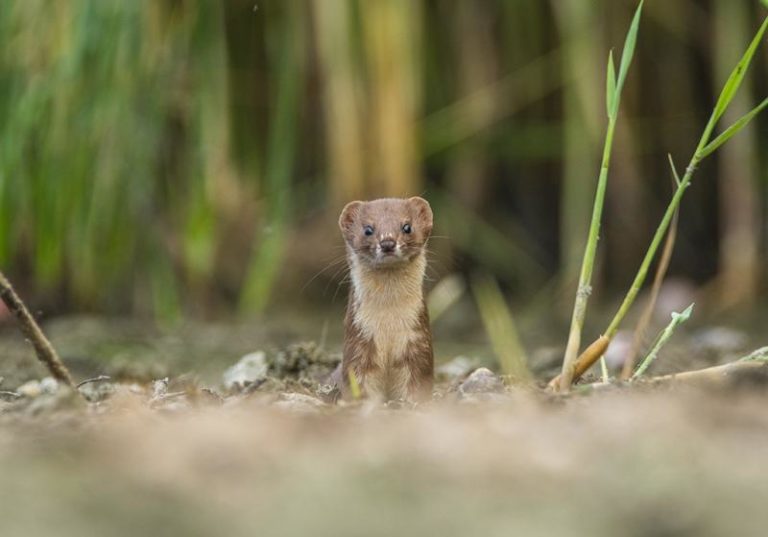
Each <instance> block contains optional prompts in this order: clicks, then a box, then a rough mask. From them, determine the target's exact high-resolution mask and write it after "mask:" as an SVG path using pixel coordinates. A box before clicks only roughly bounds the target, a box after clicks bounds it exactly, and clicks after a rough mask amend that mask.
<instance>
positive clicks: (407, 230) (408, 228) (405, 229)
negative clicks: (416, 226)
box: [403, 224, 413, 233]
mask: <svg viewBox="0 0 768 537" xmlns="http://www.w3.org/2000/svg"><path fill="white" fill-rule="evenodd" d="M411 231H413V228H411V224H405V225H404V226H403V233H410V232H411Z"/></svg>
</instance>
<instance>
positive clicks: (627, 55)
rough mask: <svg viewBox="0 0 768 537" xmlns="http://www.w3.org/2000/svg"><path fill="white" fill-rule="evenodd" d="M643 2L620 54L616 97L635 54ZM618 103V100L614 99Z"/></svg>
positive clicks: (616, 104) (638, 6)
mask: <svg viewBox="0 0 768 537" xmlns="http://www.w3.org/2000/svg"><path fill="white" fill-rule="evenodd" d="M643 2H644V0H640V3H639V4H638V5H637V10H635V16H634V18H633V19H632V24H631V25H630V27H629V31H628V32H627V38H626V40H625V41H624V50H622V52H621V65H619V79H618V81H617V82H616V92H617V95H619V94H621V90H622V88H623V87H624V80H625V79H626V78H627V71H629V64H631V63H632V56H634V54H635V43H636V42H637V29H638V28H639V26H640V12H641V11H642V10H643ZM616 101H618V98H617V99H616ZM614 105H615V107H616V108H618V102H614Z"/></svg>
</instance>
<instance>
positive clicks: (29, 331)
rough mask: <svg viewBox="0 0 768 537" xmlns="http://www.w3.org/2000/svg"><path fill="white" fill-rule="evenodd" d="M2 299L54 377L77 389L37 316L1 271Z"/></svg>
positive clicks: (0, 289)
mask: <svg viewBox="0 0 768 537" xmlns="http://www.w3.org/2000/svg"><path fill="white" fill-rule="evenodd" d="M0 299H2V301H3V302H4V303H5V305H6V306H7V307H8V310H9V311H10V312H11V313H12V314H13V315H14V317H16V320H17V321H18V322H19V328H20V329H21V333H22V334H24V337H25V338H27V340H28V341H29V342H30V343H32V346H33V347H34V348H35V354H37V358H38V359H39V360H40V361H41V362H43V364H44V365H45V367H47V368H48V371H50V373H51V375H52V376H53V378H55V379H56V380H58V381H59V382H63V383H64V384H66V385H67V386H69V387H70V388H72V389H75V383H74V381H73V380H72V375H70V373H69V370H68V369H67V367H66V366H65V365H64V363H63V362H62V361H61V359H60V358H59V355H58V354H56V350H55V349H54V348H53V345H51V342H50V341H48V338H47V337H45V334H43V331H42V330H41V329H40V325H38V324H37V321H35V318H34V317H32V315H31V314H30V313H29V310H28V309H27V307H26V306H25V305H24V302H22V300H21V299H20V298H19V295H17V294H16V291H14V290H13V286H12V285H11V282H9V281H8V279H7V278H6V277H5V275H4V274H3V273H2V272H0Z"/></svg>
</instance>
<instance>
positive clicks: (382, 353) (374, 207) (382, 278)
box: [337, 197, 434, 400]
mask: <svg viewBox="0 0 768 537" xmlns="http://www.w3.org/2000/svg"><path fill="white" fill-rule="evenodd" d="M339 227H340V228H341V231H342V235H343V236H344V239H345V241H346V244H347V254H348V261H349V268H350V274H351V280H352V287H351V289H350V293H349V302H348V305H347V315H346V320H345V337H344V356H343V359H342V363H341V369H340V372H339V373H340V374H339V376H340V377H341V378H340V379H337V381H338V382H339V384H340V386H341V390H342V394H343V395H345V396H347V397H348V396H349V376H350V372H352V373H353V374H354V376H355V379H356V380H357V382H358V384H359V385H360V388H361V390H362V392H363V394H364V395H366V396H368V397H371V398H375V399H379V400H389V399H407V400H424V399H428V398H429V397H431V395H432V375H433V367H434V365H433V364H434V360H433V355H432V334H431V331H430V328H429V315H428V313H427V308H426V304H425V302H424V294H423V290H422V287H423V281H424V271H425V269H426V265H427V260H426V254H425V251H424V247H425V245H426V242H427V240H428V239H429V235H430V233H431V232H432V209H431V208H430V206H429V203H427V201H426V200H424V199H422V198H418V197H414V198H409V199H393V198H388V199H380V200H374V201H369V202H361V201H353V202H352V203H349V204H347V206H346V207H345V208H344V210H343V211H342V213H341V217H340V218H339ZM366 232H368V234H366Z"/></svg>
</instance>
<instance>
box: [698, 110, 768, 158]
mask: <svg viewBox="0 0 768 537" xmlns="http://www.w3.org/2000/svg"><path fill="white" fill-rule="evenodd" d="M766 106H768V97H767V98H765V99H764V100H763V102H761V103H760V104H759V105H757V106H756V107H755V108H753V109H752V110H750V111H749V112H748V113H746V114H744V115H743V116H741V117H740V118H739V119H738V120H737V121H736V122H735V123H734V124H733V125H731V126H730V127H728V128H727V129H725V131H723V133H722V134H721V135H720V136H718V137H717V138H715V139H714V140H713V141H711V142H710V143H709V144H707V145H706V146H705V147H704V149H702V150H701V152H700V155H701V157H702V158H704V157H706V156H707V155H710V154H711V153H713V152H714V151H716V150H717V148H718V147H720V146H721V145H723V144H724V143H725V142H727V141H728V140H730V139H731V137H733V136H734V135H735V134H736V133H737V132H739V131H740V130H741V129H743V128H744V127H745V126H746V125H747V124H748V123H749V122H750V121H752V119H753V118H754V117H755V116H756V115H757V114H759V113H760V112H762V111H763V109H764V108H765V107H766Z"/></svg>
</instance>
